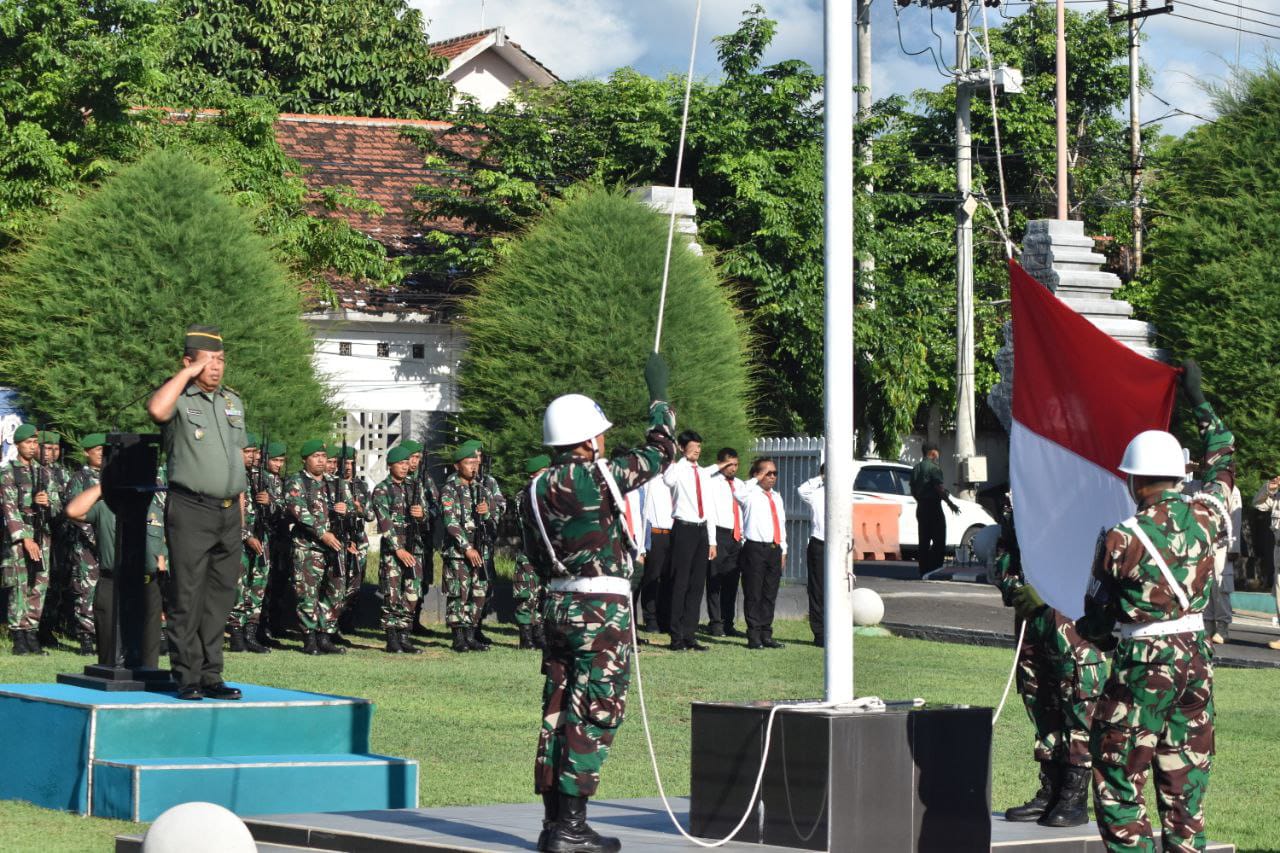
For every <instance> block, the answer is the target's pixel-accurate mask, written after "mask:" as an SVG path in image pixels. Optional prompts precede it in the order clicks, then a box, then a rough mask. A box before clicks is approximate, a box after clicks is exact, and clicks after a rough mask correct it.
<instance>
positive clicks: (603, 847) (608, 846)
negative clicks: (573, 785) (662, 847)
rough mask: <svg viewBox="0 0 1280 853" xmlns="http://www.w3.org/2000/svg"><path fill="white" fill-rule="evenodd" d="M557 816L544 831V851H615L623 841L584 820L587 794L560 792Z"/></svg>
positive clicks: (620, 847) (588, 852)
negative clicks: (600, 832) (549, 827)
mask: <svg viewBox="0 0 1280 853" xmlns="http://www.w3.org/2000/svg"><path fill="white" fill-rule="evenodd" d="M558 800H559V816H558V817H557V818H556V822H555V823H554V824H553V825H552V827H551V830H550V831H549V832H548V833H547V844H546V847H545V848H543V849H544V850H546V851H547V853H618V851H620V850H621V849H622V842H621V841H619V840H618V839H616V838H609V837H606V836H603V835H600V834H599V833H597V832H596V831H595V830H594V829H592V828H591V827H590V826H589V825H588V824H587V798H586V797H571V796H569V795H568V794H564V793H561V794H560V795H559V797H558Z"/></svg>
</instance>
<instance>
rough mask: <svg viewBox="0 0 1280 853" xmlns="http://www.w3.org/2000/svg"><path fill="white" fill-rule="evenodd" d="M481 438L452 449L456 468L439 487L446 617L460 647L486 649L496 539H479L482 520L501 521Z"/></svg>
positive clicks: (470, 649)
mask: <svg viewBox="0 0 1280 853" xmlns="http://www.w3.org/2000/svg"><path fill="white" fill-rule="evenodd" d="M480 450H481V445H480V442H478V441H475V440H474V439H473V440H471V441H466V442H463V443H462V444H461V445H459V446H458V449H457V450H455V451H454V454H453V468H454V471H453V473H452V474H450V475H449V479H448V480H446V481H445V484H444V488H442V489H441V490H440V512H441V518H442V520H443V523H444V529H445V544H444V548H443V550H442V552H441V556H442V557H443V558H444V577H443V582H444V591H445V595H446V597H447V601H446V605H445V622H446V623H447V624H448V626H449V628H450V629H451V630H452V631H453V650H454V651H455V652H466V651H487V650H488V648H489V644H488V643H486V642H484V641H482V640H481V639H480V638H479V637H477V636H476V630H477V628H478V626H479V624H480V618H481V615H482V614H483V612H484V604H485V598H486V597H487V596H488V594H489V578H488V573H487V572H486V570H485V561H486V560H487V559H492V553H491V552H492V547H493V545H492V543H490V542H484V541H480V537H481V536H482V535H483V534H482V531H481V527H482V525H485V524H488V523H496V521H497V517H498V513H499V510H498V507H497V506H495V505H494V504H493V503H492V502H491V499H490V498H489V496H488V492H487V490H485V489H484V488H483V483H482V482H481V480H480V478H479V476H478V474H479V470H480Z"/></svg>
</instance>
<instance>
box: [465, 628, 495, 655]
mask: <svg viewBox="0 0 1280 853" xmlns="http://www.w3.org/2000/svg"><path fill="white" fill-rule="evenodd" d="M464 630H465V631H466V638H467V648H469V649H471V651H473V652H487V651H489V644H488V643H486V642H483V641H482V640H481V639H480V637H479V636H477V634H479V633H480V630H479V629H478V628H466V629H464Z"/></svg>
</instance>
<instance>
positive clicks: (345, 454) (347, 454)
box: [334, 444, 356, 459]
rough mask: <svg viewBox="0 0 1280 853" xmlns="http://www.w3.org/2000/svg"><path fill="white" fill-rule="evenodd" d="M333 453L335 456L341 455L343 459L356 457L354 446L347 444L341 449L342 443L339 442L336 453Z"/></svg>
mask: <svg viewBox="0 0 1280 853" xmlns="http://www.w3.org/2000/svg"><path fill="white" fill-rule="evenodd" d="M334 455H335V456H341V457H342V458H343V459H355V458H356V449H355V447H353V446H352V445H350V444H348V445H347V446H346V449H345V450H344V449H343V447H342V445H341V444H339V445H338V452H337V453H335V454H334Z"/></svg>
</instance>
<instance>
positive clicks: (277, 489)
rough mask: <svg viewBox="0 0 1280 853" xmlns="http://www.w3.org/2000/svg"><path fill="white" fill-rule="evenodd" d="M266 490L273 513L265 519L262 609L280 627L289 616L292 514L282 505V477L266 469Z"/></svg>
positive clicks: (283, 483)
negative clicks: (268, 563) (265, 567)
mask: <svg viewBox="0 0 1280 853" xmlns="http://www.w3.org/2000/svg"><path fill="white" fill-rule="evenodd" d="M263 476H264V477H265V478H266V481H267V491H268V492H270V494H271V506H272V514H271V518H270V519H269V521H268V529H267V530H268V532H267V536H268V538H269V540H270V541H269V542H267V543H266V544H267V556H268V559H269V560H270V561H271V569H270V571H269V572H268V574H267V596H266V601H265V602H264V603H263V611H264V612H265V613H266V614H267V616H268V622H269V623H270V626H271V628H272V630H275V631H280V630H283V629H284V627H285V625H286V623H287V622H288V621H289V619H290V618H291V617H290V616H289V613H290V612H291V611H292V610H294V609H295V608H294V607H292V606H291V603H292V598H293V516H292V514H291V513H290V512H289V511H288V509H287V508H286V506H285V500H284V487H285V478H284V477H283V476H281V475H280V474H272V473H271V472H270V471H265V472H264V473H263Z"/></svg>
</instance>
